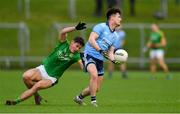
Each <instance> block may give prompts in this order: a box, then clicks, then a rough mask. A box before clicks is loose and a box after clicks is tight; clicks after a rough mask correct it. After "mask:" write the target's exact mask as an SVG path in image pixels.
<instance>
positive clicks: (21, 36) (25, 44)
mask: <svg viewBox="0 0 180 114" xmlns="http://www.w3.org/2000/svg"><path fill="white" fill-rule="evenodd" d="M95 24H96V23H89V24H87V27H88V28H92V27H93V26H94V25H95ZM72 25H75V23H57V22H55V23H54V24H53V25H52V27H51V37H50V38H51V40H50V41H51V42H49V43H50V45H52V46H54V45H55V42H56V38H57V35H58V31H59V30H60V29H61V28H63V27H65V26H72ZM123 27H124V28H125V29H136V30H138V31H139V34H140V48H139V52H140V55H139V56H137V57H132V56H130V57H129V58H128V64H134V63H135V64H139V68H141V69H143V68H144V67H145V63H147V62H149V58H147V57H145V54H144V53H143V51H142V49H143V47H144V45H145V29H147V28H149V27H150V24H144V23H136V24H135V23H129V24H124V26H123ZM160 27H161V28H163V29H180V24H160ZM0 28H1V29H18V31H19V32H18V41H19V47H20V48H19V50H20V53H21V54H20V55H19V56H16V57H15V56H0V62H5V66H6V67H7V68H9V67H10V66H11V62H19V63H20V66H21V67H24V66H25V63H26V62H41V61H42V58H44V57H43V56H26V55H25V52H26V51H28V50H29V49H30V39H29V38H30V34H29V29H28V27H27V26H26V24H24V23H11V24H9V23H0ZM81 36H82V37H85V36H88V35H87V31H86V30H83V31H81ZM53 39H54V40H53ZM166 62H167V63H174V64H179V63H180V57H177V58H166Z"/></svg>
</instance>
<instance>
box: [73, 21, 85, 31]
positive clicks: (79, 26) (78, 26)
mask: <svg viewBox="0 0 180 114" xmlns="http://www.w3.org/2000/svg"><path fill="white" fill-rule="evenodd" d="M75 28H76V30H83V29H86V23H81V22H79V23H78V24H77V25H76V27H75Z"/></svg>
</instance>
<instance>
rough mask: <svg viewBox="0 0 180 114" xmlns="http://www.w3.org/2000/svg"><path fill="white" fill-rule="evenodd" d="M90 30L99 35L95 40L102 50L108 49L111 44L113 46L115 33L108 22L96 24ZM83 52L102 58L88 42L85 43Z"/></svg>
mask: <svg viewBox="0 0 180 114" xmlns="http://www.w3.org/2000/svg"><path fill="white" fill-rule="evenodd" d="M92 31H93V32H95V33H97V34H98V35H99V37H98V38H97V40H96V42H97V44H98V45H99V47H100V48H101V49H102V50H104V51H108V50H109V48H110V47H111V46H114V43H115V41H116V38H117V34H116V33H115V32H114V31H112V30H111V29H110V28H109V25H108V23H100V24H97V25H95V26H94V28H93V30H92ZM114 47H115V46H114ZM84 53H85V54H88V55H91V56H93V57H94V58H96V59H99V60H103V58H104V57H103V56H102V55H101V54H100V53H99V52H98V51H97V50H96V49H95V48H94V47H92V46H91V44H90V43H89V42H87V43H86V45H85V50H84Z"/></svg>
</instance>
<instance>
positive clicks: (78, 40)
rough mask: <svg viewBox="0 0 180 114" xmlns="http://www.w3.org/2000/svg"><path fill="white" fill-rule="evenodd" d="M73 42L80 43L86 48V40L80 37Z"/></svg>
mask: <svg viewBox="0 0 180 114" xmlns="http://www.w3.org/2000/svg"><path fill="white" fill-rule="evenodd" d="M73 41H74V42H76V43H79V44H80V45H81V46H82V47H83V46H84V39H83V38H82V37H80V36H76V37H75V38H74V39H73Z"/></svg>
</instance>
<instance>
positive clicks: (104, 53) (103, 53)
mask: <svg viewBox="0 0 180 114" xmlns="http://www.w3.org/2000/svg"><path fill="white" fill-rule="evenodd" d="M99 53H100V54H101V55H103V56H104V57H105V58H106V59H109V57H108V53H107V51H104V50H99Z"/></svg>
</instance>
